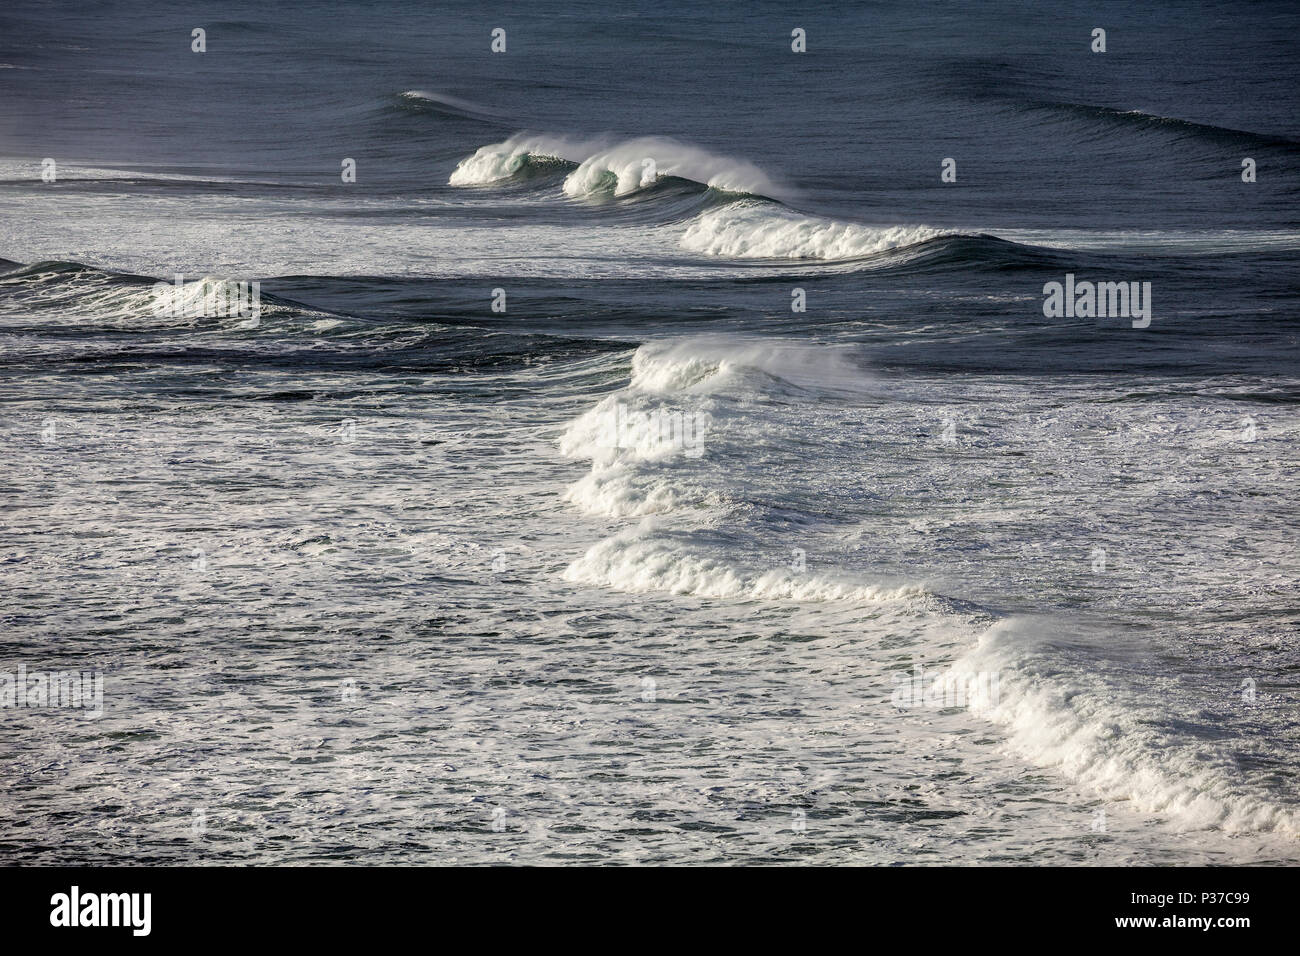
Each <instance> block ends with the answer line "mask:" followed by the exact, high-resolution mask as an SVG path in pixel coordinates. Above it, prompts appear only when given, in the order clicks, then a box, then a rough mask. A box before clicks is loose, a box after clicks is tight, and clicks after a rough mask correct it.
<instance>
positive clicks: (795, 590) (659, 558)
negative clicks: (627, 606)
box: [564, 524, 926, 604]
mask: <svg viewBox="0 0 1300 956" xmlns="http://www.w3.org/2000/svg"><path fill="white" fill-rule="evenodd" d="M653 535H654V526H653V525H652V524H645V525H642V526H641V527H640V528H637V529H633V530H631V531H628V532H624V533H622V534H619V535H615V536H614V537H611V538H606V539H605V540H604V541H600V542H598V543H597V544H595V545H593V546H592V547H591V548H590V549H589V550H588V551H587V553H586V554H584V555H583V556H582V557H581V558H579V559H577V560H576V561H574V562H572V563H571V564H570V565H569V566H568V567H567V568H566V569H565V571H564V578H565V580H567V581H572V582H574V583H581V584H595V585H600V586H604V587H612V588H614V589H616V590H619V591H630V592H644V591H670V592H672V593H674V594H689V595H693V596H695V597H706V598H718V599H731V600H758V601H827V602H829V601H837V602H848V603H852V604H875V603H881V602H886V601H899V600H907V599H914V598H917V597H921V596H923V595H924V594H925V593H926V592H925V589H924V588H922V587H920V586H919V585H915V584H906V585H901V586H896V587H886V586H881V585H876V584H865V583H862V582H854V581H836V580H832V579H828V578H825V577H821V576H819V575H814V574H808V573H801V574H795V573H794V572H791V571H788V570H785V569H776V570H771V571H767V572H765V573H762V574H758V575H754V574H751V573H747V572H745V571H743V570H742V569H740V568H738V567H734V566H732V565H730V564H727V563H724V562H722V561H718V560H716V559H713V558H709V557H705V556H702V555H697V554H692V553H690V552H688V551H683V550H680V549H679V548H677V547H674V546H673V544H671V543H670V542H668V541H666V540H661V539H656V538H654V537H653Z"/></svg>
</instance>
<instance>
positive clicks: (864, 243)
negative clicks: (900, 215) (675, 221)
mask: <svg viewBox="0 0 1300 956" xmlns="http://www.w3.org/2000/svg"><path fill="white" fill-rule="evenodd" d="M945 235H953V233H949V232H945V231H943V230H941V229H933V228H931V227H929V226H890V227H884V228H873V227H871V226H865V225H859V224H857V223H849V222H840V221H838V220H835V219H825V218H822V217H819V216H803V215H799V214H798V213H795V212H793V211H790V210H786V209H782V208H780V207H773V206H770V205H760V204H757V203H736V204H734V205H730V206H724V207H723V208H721V209H712V210H709V211H708V212H705V213H703V214H702V215H700V216H699V217H698V218H697V219H696V220H695V221H694V222H692V223H691V225H690V226H689V227H688V228H687V230H686V234H685V235H684V236H682V247H683V248H684V249H689V250H691V251H692V252H702V253H704V254H706V255H711V256H725V257H727V258H731V259H828V260H840V259H861V258H864V257H866V256H872V255H876V254H877V253H881V252H887V251H889V250H891V249H899V248H904V247H906V246H914V245H917V244H919V243H922V242H926V241H928V240H930V239H937V238H938V237H940V236H945Z"/></svg>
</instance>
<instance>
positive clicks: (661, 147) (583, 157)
mask: <svg viewBox="0 0 1300 956" xmlns="http://www.w3.org/2000/svg"><path fill="white" fill-rule="evenodd" d="M539 160H540V161H544V162H548V163H556V162H563V163H568V164H570V165H571V166H572V167H573V169H572V171H571V172H570V173H569V175H568V176H567V178H566V179H565V181H564V192H565V194H566V195H569V196H571V197H574V198H595V197H599V196H602V195H610V196H627V195H630V194H632V193H634V192H637V191H639V190H642V189H648V188H650V187H652V186H654V185H655V184H656V183H657V182H658V181H659V180H661V179H663V178H668V177H675V178H678V179H686V180H689V181H691V182H694V183H698V184H700V185H701V186H705V187H708V188H711V189H717V190H722V191H725V192H731V193H745V194H749V195H755V196H766V197H770V198H774V199H776V198H780V196H781V195H782V194H784V190H782V189H780V188H779V187H777V186H776V185H775V184H774V183H773V182H772V180H771V179H769V178H768V177H767V176H766V175H765V174H764V173H763V172H762V171H761V170H759V169H758V168H757V167H756V166H754V165H753V164H752V163H748V162H746V161H744V160H739V159H732V158H730V157H726V156H719V155H716V154H714V153H710V152H708V151H707V150H704V149H700V148H699V147H696V146H691V145H689V144H686V143H681V142H678V141H677V140H674V139H670V138H668V137H662V136H642V137H637V138H635V139H629V140H621V141H611V140H609V139H595V140H579V139H569V138H565V137H562V136H551V135H547V134H535V133H518V134H516V135H514V136H512V137H510V138H509V139H507V140H505V141H504V142H501V143H492V144H490V145H488V146H483V147H481V148H480V149H479V150H478V151H477V152H475V153H474V155H473V156H470V157H468V158H466V159H463V160H461V162H460V163H459V164H458V165H457V167H456V169H455V171H453V172H452V174H451V178H450V179H449V180H448V181H449V182H450V184H451V185H453V186H482V185H489V184H493V183H499V182H501V181H503V180H508V179H511V178H513V177H515V176H517V175H519V174H520V173H521V172H523V171H525V170H527V169H529V168H530V167H532V166H533V165H535V164H536V163H537V162H538V161H539Z"/></svg>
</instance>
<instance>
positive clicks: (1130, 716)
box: [951, 619, 1300, 837]
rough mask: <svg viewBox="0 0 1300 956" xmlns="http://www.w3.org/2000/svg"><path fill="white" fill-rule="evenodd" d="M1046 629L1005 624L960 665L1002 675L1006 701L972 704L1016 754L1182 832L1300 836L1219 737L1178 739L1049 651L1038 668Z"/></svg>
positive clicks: (957, 668) (956, 668) (958, 668)
mask: <svg viewBox="0 0 1300 956" xmlns="http://www.w3.org/2000/svg"><path fill="white" fill-rule="evenodd" d="M1040 626H1041V625H1039V624H1037V623H1035V622H1030V621H1027V620H1025V619H1010V620H1007V621H1003V622H1000V623H999V624H997V625H995V626H994V627H992V628H990V629H989V630H988V631H987V632H986V633H985V634H984V635H982V636H981V638H980V640H979V643H978V644H977V646H976V647H975V648H974V649H973V650H971V651H970V652H968V653H967V654H965V655H964V656H963V657H962V658H961V659H959V660H958V661H956V662H955V663H954V664H953V665H952V671H951V672H952V673H954V674H956V673H977V672H981V671H983V672H996V673H998V675H999V685H1000V694H999V696H998V698H997V699H996V700H983V701H978V702H973V703H972V708H971V709H972V710H973V711H974V712H975V713H977V714H979V715H981V716H983V717H985V718H987V719H989V720H991V721H994V722H995V723H998V724H1000V725H1002V726H1003V727H1004V728H1005V729H1006V731H1007V734H1008V742H1009V745H1010V747H1011V749H1012V750H1014V751H1016V752H1017V753H1019V754H1020V755H1021V756H1022V757H1024V758H1025V759H1027V760H1029V761H1030V762H1031V763H1034V764H1036V765H1038V766H1042V767H1051V768H1054V769H1056V770H1058V771H1060V772H1061V773H1063V774H1064V775H1065V776H1067V777H1069V778H1070V779H1072V780H1075V781H1077V782H1078V783H1080V784H1082V785H1084V786H1086V787H1088V788H1090V789H1092V790H1094V791H1096V792H1097V793H1098V794H1099V795H1100V796H1102V797H1104V798H1106V799H1111V800H1124V801H1128V802H1129V803H1130V804H1131V805H1132V806H1134V807H1136V808H1137V809H1139V810H1142V811H1146V812H1149V813H1161V814H1166V815H1168V816H1169V817H1171V818H1172V819H1173V820H1174V822H1175V823H1176V824H1178V825H1179V826H1181V827H1183V828H1189V829H1191V828H1207V827H1218V828H1221V829H1223V830H1225V831H1228V832H1243V831H1246V832H1248V831H1276V832H1279V833H1283V834H1285V835H1288V836H1292V837H1294V836H1296V835H1297V834H1300V829H1297V820H1296V818H1295V816H1294V815H1293V814H1292V813H1291V812H1290V811H1288V810H1286V809H1284V808H1283V807H1281V806H1278V805H1277V804H1275V803H1273V802H1271V801H1270V800H1269V799H1268V798H1267V796H1266V795H1264V794H1262V793H1258V792H1252V791H1251V790H1249V789H1248V788H1247V787H1246V786H1245V785H1244V784H1243V783H1242V782H1241V781H1240V775H1239V774H1235V773H1234V772H1233V766H1232V763H1231V760H1230V759H1229V758H1228V757H1227V756H1225V755H1224V754H1223V753H1221V752H1218V751H1217V750H1216V749H1215V748H1214V746H1213V744H1212V743H1211V742H1209V741H1199V740H1196V739H1194V738H1189V737H1186V736H1184V735H1179V737H1178V739H1177V742H1176V743H1175V741H1174V740H1173V739H1171V738H1170V737H1169V736H1168V735H1165V734H1162V733H1161V732H1160V730H1159V723H1158V721H1152V720H1149V719H1147V718H1148V717H1150V716H1151V715H1148V714H1145V713H1144V712H1143V711H1142V710H1141V709H1139V708H1138V707H1137V706H1136V702H1134V704H1135V706H1131V707H1130V706H1126V705H1125V704H1124V703H1122V702H1120V701H1118V700H1117V699H1116V697H1115V694H1114V689H1113V688H1110V687H1108V686H1107V685H1106V684H1105V683H1104V682H1103V681H1101V679H1100V678H1098V677H1096V675H1095V674H1090V673H1079V674H1074V675H1071V674H1070V673H1069V672H1068V671H1067V670H1066V669H1064V668H1062V667H1061V666H1060V665H1059V663H1057V662H1054V660H1053V659H1052V656H1051V655H1050V654H1049V655H1048V657H1049V659H1048V664H1047V666H1046V667H1044V668H1043V673H1042V674H1038V673H1035V672H1034V671H1033V669H1032V662H1031V660H1030V658H1031V657H1032V653H1033V651H1032V649H1033V647H1034V645H1035V643H1036V641H1037V640H1039V639H1041V637H1042V636H1043V635H1042V632H1041V631H1040V630H1038V628H1039V627H1040ZM1049 650H1050V648H1049Z"/></svg>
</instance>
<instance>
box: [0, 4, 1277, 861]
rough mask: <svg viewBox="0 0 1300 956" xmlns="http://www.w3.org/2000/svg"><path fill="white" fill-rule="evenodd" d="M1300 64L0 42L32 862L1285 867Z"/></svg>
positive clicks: (433, 41)
mask: <svg viewBox="0 0 1300 956" xmlns="http://www.w3.org/2000/svg"><path fill="white" fill-rule="evenodd" d="M1097 30H1102V31H1104V33H1103V34H1101V35H1098V34H1097V33H1096V32H1095V31H1097ZM1297 37H1300V7H1297V6H1296V5H1295V4H1291V3H1259V4H1251V5H1246V6H1243V5H1241V4H1235V3H1227V2H1203V0H1197V2H1188V3H1176V4H1175V3H1149V4H1141V5H1138V4H1133V5H1129V4H1110V3H1094V4H1089V5H1085V6H1083V7H1080V6H1079V5H1075V4H1066V3H1062V2H1059V0H1045V2H1040V3H1028V2H1014V0H993V2H987V3H980V4H968V3H928V4H916V3H905V2H893V0H883V2H876V3H859V4H833V3H821V2H815V3H806V4H801V5H798V6H795V7H792V6H791V5H789V4H780V3H771V2H756V3H748V4H709V5H700V4H690V3H685V2H681V0H659V2H655V3H649V2H640V0H620V2H619V3H616V4H609V3H593V2H589V0H570V2H567V3H564V4H526V5H524V4H501V3H485V4H475V5H445V4H434V3H418V2H413V0H405V2H399V0H376V2H369V3H354V4H344V3H325V2H315V0H309V2H303V3H295V4H267V3H251V2H247V0H230V2H224V3H222V4H220V5H219V6H212V5H208V4H197V3H176V4H169V5H166V6H165V7H163V6H161V5H152V4H144V3H136V2H118V0H105V2H97V3H73V2H64V0H56V2H46V3H35V2H33V3H10V4H6V5H5V7H4V9H3V11H0V257H2V259H0V385H2V387H0V395H2V396H3V400H4V415H3V418H2V419H0V429H2V432H0V434H2V435H3V442H4V447H5V451H6V453H5V457H4V464H3V470H2V471H0V475H2V476H3V477H2V480H0V501H2V503H3V518H2V519H0V562H3V564H2V568H0V596H2V600H0V773H2V774H3V778H4V781H5V785H4V796H3V799H0V860H3V861H4V862H8V863H22V864H34V863H41V864H52V863H88V864H105V863H138V864H154V865H158V864H174V863H224V864H231V863H256V864H272V863H289V864H341V863H353V864H355V863H375V864H381V863H382V864H391V863H454V864H538V865H563V864H628V865H651V864H670V865H692V864H696V865H703V864H713V865H731V864H866V865H877V864H879V865H918V864H919V865H983V864H1032V865H1115V864H1120V865H1157V864H1179V865H1182V864H1199V863H1209V864H1244V863H1261V864H1295V863H1296V862H1300V789H1298V785H1300V781H1298V780H1297V760H1298V758H1300V707H1298V706H1297V703H1298V700H1297V696H1298V693H1300V658H1298V657H1297V652H1296V643H1295V642H1296V635H1297V625H1298V624H1300V593H1298V591H1297V576H1298V573H1300V548H1297V527H1298V526H1300V505H1298V504H1297V502H1300V455H1298V454H1297V449H1298V448H1300V413H1298V408H1300V348H1298V341H1297V329H1298V322H1297V319H1298V318H1300V202H1298V201H1300V93H1298V91H1300V56H1298V55H1297V54H1298V53H1300V44H1298V41H1297ZM1099 43H1100V45H1102V46H1104V51H1103V50H1101V49H1098V46H1099ZM60 675H62V676H60ZM69 675H72V676H73V678H75V679H71V680H70V679H69ZM97 682H98V683H97ZM96 688H98V689H96ZM74 689H75V691H76V693H73V692H72V691H73V690H74Z"/></svg>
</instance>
